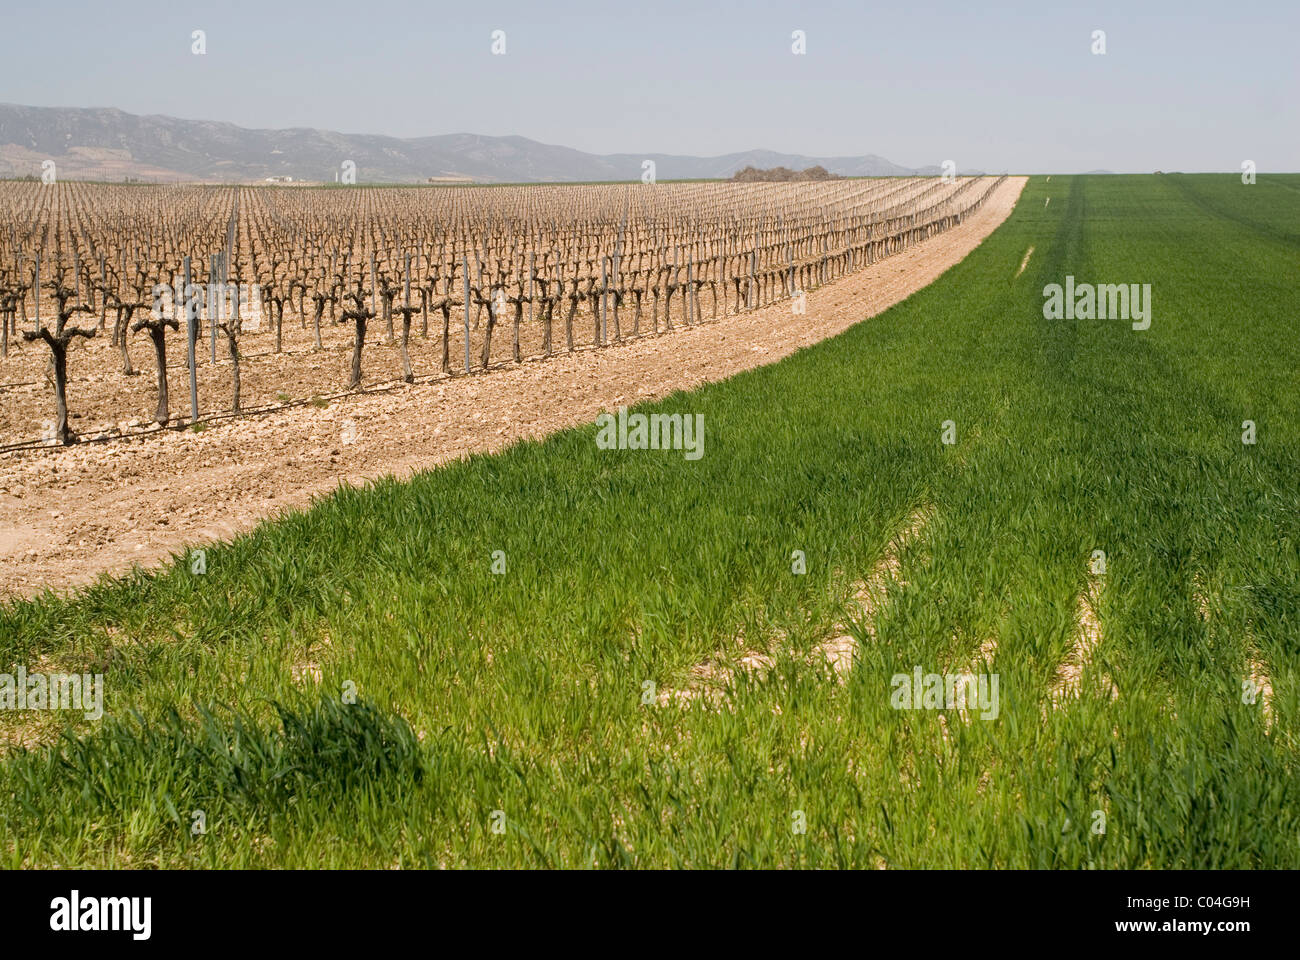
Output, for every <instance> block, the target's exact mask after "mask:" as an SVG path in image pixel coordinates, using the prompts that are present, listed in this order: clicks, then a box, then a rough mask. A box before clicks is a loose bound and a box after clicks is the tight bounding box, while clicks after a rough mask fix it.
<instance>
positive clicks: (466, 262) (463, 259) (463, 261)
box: [460, 256, 469, 374]
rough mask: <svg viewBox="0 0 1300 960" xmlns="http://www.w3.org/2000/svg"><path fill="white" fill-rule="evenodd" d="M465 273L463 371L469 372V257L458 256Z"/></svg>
mask: <svg viewBox="0 0 1300 960" xmlns="http://www.w3.org/2000/svg"><path fill="white" fill-rule="evenodd" d="M460 263H461V267H462V268H463V270H464V273H465V372H466V373H467V374H468V373H469V258H468V257H465V256H462V257H461V258H460Z"/></svg>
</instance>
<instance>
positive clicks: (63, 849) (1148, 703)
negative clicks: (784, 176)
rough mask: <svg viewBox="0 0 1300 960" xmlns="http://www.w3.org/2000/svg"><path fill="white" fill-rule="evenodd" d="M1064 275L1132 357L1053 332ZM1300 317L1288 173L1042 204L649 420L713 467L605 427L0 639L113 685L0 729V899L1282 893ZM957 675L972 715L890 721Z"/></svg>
mask: <svg viewBox="0 0 1300 960" xmlns="http://www.w3.org/2000/svg"><path fill="white" fill-rule="evenodd" d="M1048 198H1050V200H1051V202H1050V203H1047V200H1048ZM1031 247H1032V248H1033V253H1032V255H1030V257H1029V260H1028V263H1027V264H1026V265H1025V267H1024V270H1023V272H1019V273H1018V271H1019V270H1020V268H1021V264H1022V263H1024V261H1025V256H1026V253H1027V252H1028V251H1029V249H1030V248H1031ZM1067 275H1068V276H1073V277H1075V278H1076V279H1077V280H1079V281H1080V282H1084V281H1087V282H1095V283H1136V284H1150V285H1151V290H1152V322H1151V326H1150V328H1149V329H1146V330H1134V329H1133V328H1132V325H1131V324H1130V323H1129V322H1128V321H1126V320H1087V319H1078V320H1046V319H1044V316H1043V304H1044V294H1043V288H1044V286H1045V285H1047V284H1051V283H1064V282H1065V278H1066V277H1067ZM1298 294H1300V176H1264V175H1261V176H1260V177H1259V181H1258V183H1257V184H1255V185H1253V186H1249V187H1247V186H1243V185H1242V183H1241V182H1240V178H1238V177H1236V176H1211V175H1206V176H1182V175H1161V176H1104V177H1103V176H1093V177H1086V176H1083V177H1074V178H1070V177H1062V176H1054V177H1051V178H1050V180H1049V179H1046V178H1043V177H1034V178H1033V179H1031V180H1030V182H1029V184H1028V186H1027V187H1026V188H1025V191H1024V193H1023V194H1022V196H1021V199H1020V201H1019V204H1018V206H1017V208H1016V210H1015V212H1014V213H1013V214H1012V216H1011V217H1010V218H1009V219H1008V220H1007V222H1006V223H1005V224H1003V225H1002V226H1001V227H1000V228H999V229H998V230H997V231H996V232H995V233H994V234H993V235H992V236H991V237H990V238H989V239H988V240H987V241H986V242H985V243H984V244H983V245H981V246H980V247H979V248H978V249H977V250H975V252H974V253H972V254H971V255H970V256H969V257H967V258H966V259H965V260H964V261H963V262H962V263H960V264H959V265H958V266H956V267H954V268H953V269H952V270H950V271H949V272H947V273H946V274H944V275H943V276H942V277H941V278H940V279H939V280H938V281H937V282H935V283H934V284H933V285H931V286H929V287H927V288H926V289H924V290H922V291H921V292H919V293H917V294H916V295H914V296H912V297H911V298H909V299H908V300H906V301H904V302H903V303H901V304H899V305H897V306H895V307H894V308H892V309H890V310H889V311H887V312H886V313H884V314H882V315H880V316H877V317H875V318H873V319H871V320H869V321H867V322H864V323H862V324H859V325H857V326H856V327H854V328H852V329H850V330H848V331H847V332H845V333H844V334H842V335H840V336H837V337H835V338H833V339H830V340H827V341H825V342H823V343H821V344H818V345H817V346H814V347H812V348H809V349H806V350H803V351H801V352H799V353H797V354H795V355H794V356H791V357H789V358H787V359H785V360H783V361H782V362H780V363H777V364H774V365H772V366H769V367H765V368H762V369H758V370H754V371H751V372H749V373H745V374H742V375H739V376H736V377H733V378H731V379H730V380H727V381H725V382H722V383H718V384H713V385H710V386H708V387H705V388H703V389H700V390H697V391H694V392H691V393H679V394H675V395H673V396H671V397H669V398H667V399H665V400H663V401H660V402H657V403H653V404H645V405H642V406H640V407H637V408H636V410H637V411H640V412H668V413H682V414H701V415H702V416H703V421H704V424H705V431H706V432H705V447H704V456H703V457H702V458H701V459H699V460H688V459H686V458H685V457H684V456H682V455H681V453H680V452H665V451H635V452H634V451H609V450H600V449H598V448H597V446H596V443H595V435H596V426H595V424H591V425H588V426H586V427H582V428H578V429H574V430H569V431H566V432H563V433H560V434H557V435H555V436H553V437H551V438H550V439H548V440H546V441H545V442H530V443H521V444H519V445H516V446H514V447H512V448H510V449H509V450H507V451H505V452H504V453H501V454H498V455H495V456H478V457H474V458H472V459H469V460H467V461H461V462H457V463H454V464H452V465H449V466H445V467H441V468H438V469H435V470H431V471H429V472H426V473H422V474H420V475H417V476H416V477H415V478H413V479H411V480H409V481H406V482H401V483H399V482H395V481H384V482H380V483H376V484H374V485H372V486H370V487H368V488H366V489H341V490H339V491H338V492H337V493H336V494H334V495H333V496H331V497H329V498H327V499H325V500H322V501H321V502H319V503H318V504H317V505H316V506H315V507H314V508H313V509H311V510H310V511H306V512H302V513H297V514H293V515H289V516H287V517H285V518H283V519H280V520H277V521H275V522H271V523H267V524H265V525H263V526H261V527H259V528H258V529H257V530H256V531H254V532H252V533H250V534H249V535H247V536H243V537H240V538H238V539H236V540H234V541H233V542H229V543H222V544H196V545H195V546H196V547H197V546H201V547H204V548H205V549H206V573H204V574H203V575H195V574H193V573H192V572H191V562H190V559H189V557H188V556H186V555H179V556H178V557H177V559H176V561H175V562H174V563H173V564H172V565H170V566H168V567H166V568H164V569H161V570H159V571H157V572H154V573H143V572H139V573H136V574H134V575H132V576H129V577H126V578H124V579H117V580H108V579H105V580H102V581H100V582H99V583H98V584H96V585H95V586H93V587H90V588H88V589H84V590H79V591H76V592H74V593H71V594H68V595H66V596H65V595H54V594H48V595H45V596H42V597H39V598H36V599H34V600H31V601H13V602H10V603H7V604H5V605H3V606H0V669H3V670H7V671H8V672H10V673H12V672H13V671H14V669H15V668H16V666H17V665H20V664H21V665H26V666H27V668H28V669H36V667H35V666H34V665H40V666H41V668H43V669H46V670H51V671H54V670H59V671H68V672H90V673H95V672H102V673H103V674H104V675H105V686H106V694H105V703H104V705H105V715H104V717H103V718H102V719H101V720H98V721H93V720H87V719H84V718H82V716H81V714H79V713H77V714H72V713H62V712H59V713H56V712H42V715H40V716H37V717H36V718H35V719H33V714H30V713H18V712H15V711H0V739H6V738H7V739H9V740H11V741H15V742H16V741H17V740H19V739H22V740H25V741H26V742H28V743H30V744H33V746H31V747H29V748H26V749H24V748H22V747H19V746H14V747H12V748H11V749H9V750H8V751H7V752H6V753H5V754H4V755H3V757H0V865H3V866H7V867H13V868H18V867H55V866H60V867H67V866H95V867H152V866H161V867H259V866H270V867H409V868H421V867H538V866H541V867H579V868H585V867H600V868H606V867H742V868H744V867H778V866H781V867H823V868H825V867H863V868H880V867H888V868H920V867H938V868H957V867H964V868H971V867H1050V868H1121V867H1124V868H1132V867H1137V868H1168V867H1197V868H1242V867H1264V868H1279V867H1296V866H1300V745H1298V744H1297V739H1296V736H1297V730H1298V729H1300V699H1298V698H1297V680H1298V679H1300V674H1298V670H1300V388H1298V386H1297V376H1298V375H1300V324H1298V323H1297V310H1298V309H1300V296H1298ZM947 421H951V427H950V430H949V435H950V437H951V438H954V439H955V443H951V444H948V443H944V442H943V434H944V432H945V430H944V426H943V425H944V424H945V422H947ZM1246 421H1250V422H1251V424H1253V428H1248V427H1247V426H1246ZM1248 430H1251V431H1253V436H1252V437H1250V439H1253V440H1254V442H1253V443H1248V442H1243V436H1244V435H1245V434H1246V433H1247V432H1248ZM917 518H920V520H919V521H918V520H917ZM905 530H911V531H912V532H911V534H910V535H909V536H906V537H900V536H899V535H900V533H901V532H903V531H905ZM496 551H501V552H502V553H503V554H504V566H505V572H504V573H494V572H493V555H494V552H496ZM795 551H801V552H802V555H803V557H804V558H805V564H806V573H803V574H795V573H794V572H792V560H791V558H792V556H793V555H794V553H795ZM1096 551H1103V552H1104V555H1105V558H1104V571H1102V570H1101V568H1100V567H1098V564H1097V560H1096V553H1095V552H1096ZM885 567H890V568H891V569H892V570H893V575H892V576H890V577H888V578H887V579H888V583H886V584H884V585H883V586H881V585H880V584H877V586H879V587H880V589H876V590H875V596H874V599H873V601H872V602H871V603H868V604H866V605H865V606H864V604H863V603H862V602H861V601H860V599H858V598H856V597H855V593H858V592H859V591H860V589H861V587H860V585H861V584H862V583H864V582H870V578H871V575H872V571H873V570H880V569H883V568H885ZM499 568H500V565H499V564H498V569H499ZM846 629H847V632H848V633H849V634H851V635H852V636H853V637H854V638H855V639H856V641H857V643H856V645H855V651H854V655H853V660H852V665H851V667H850V668H849V669H847V670H844V671H842V672H838V673H837V671H836V669H835V668H834V667H833V666H832V665H831V664H830V662H829V661H828V660H827V659H826V658H825V657H821V656H818V655H816V654H817V651H818V649H819V645H821V644H824V643H825V642H826V641H827V640H828V639H829V638H833V637H835V636H836V635H837V634H843V633H845V632H846ZM755 651H758V652H761V653H765V654H766V658H767V660H766V662H767V663H768V664H769V666H770V669H766V670H763V671H753V670H746V669H744V668H743V664H741V663H739V662H738V661H739V660H740V658H741V657H742V656H743V655H745V654H746V653H750V654H752V653H754V652H755ZM702 664H710V665H711V667H710V671H711V674H712V677H713V679H712V680H711V681H709V691H708V692H707V693H701V694H700V695H697V696H691V697H681V698H678V697H675V696H673V695H672V692H673V691H681V690H687V689H691V688H692V684H698V683H700V682H701V681H700V677H701V675H702V671H701V670H700V669H699V666H700V665H702ZM972 664H979V666H978V668H977V672H981V673H994V674H996V675H997V676H998V679H999V684H998V690H999V697H1000V704H999V709H998V711H997V714H996V717H992V716H991V715H990V716H988V717H986V716H983V715H981V714H980V713H978V712H971V713H970V714H969V715H968V716H965V717H963V716H962V715H961V714H960V713H959V711H957V710H948V709H929V710H927V709H919V710H905V709H895V707H894V706H893V705H892V704H891V693H892V692H893V687H892V686H891V678H892V677H893V676H894V675H896V674H911V673H912V671H913V670H914V668H916V667H918V666H919V667H921V668H922V669H923V671H924V672H927V673H930V672H935V673H940V674H943V673H953V672H961V671H963V670H965V669H967V667H968V666H970V665H972ZM1071 665H1073V666H1074V668H1075V674H1076V675H1075V676H1073V678H1072V679H1069V680H1066V679H1064V678H1066V677H1067V676H1068V675H1069V674H1070V668H1071ZM665 694H667V695H665ZM69 718H72V719H71V720H70V719H69ZM20 728H21V729H20Z"/></svg>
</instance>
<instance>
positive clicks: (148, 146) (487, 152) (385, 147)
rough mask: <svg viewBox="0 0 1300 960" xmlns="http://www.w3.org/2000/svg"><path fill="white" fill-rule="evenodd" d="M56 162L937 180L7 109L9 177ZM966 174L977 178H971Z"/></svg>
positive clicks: (879, 167)
mask: <svg viewBox="0 0 1300 960" xmlns="http://www.w3.org/2000/svg"><path fill="white" fill-rule="evenodd" d="M45 160H53V161H54V162H55V164H56V170H57V172H58V174H59V176H61V177H64V178H68V179H73V178H77V179H103V180H122V179H125V178H128V177H129V178H133V179H140V180H156V181H180V180H201V181H220V182H248V181H255V180H265V179H267V178H268V177H292V178H293V179H294V180H306V181H315V182H330V181H333V180H334V179H335V174H336V172H337V171H340V169H341V168H342V165H343V163H344V162H345V161H349V160H350V161H352V162H353V163H355V164H356V180H357V182H359V183H423V182H425V181H426V180H428V179H430V178H435V179H445V180H453V181H454V180H473V181H476V182H481V183H502V182H507V183H508V182H562V181H574V180H639V179H640V178H641V173H642V163H643V162H644V161H646V160H653V161H654V163H655V175H656V177H657V178H658V179H660V180H685V179H705V178H725V177H730V176H731V175H732V174H733V173H735V172H736V171H737V170H740V169H743V168H744V167H747V166H754V167H759V168H764V169H766V168H769V167H778V166H780V167H789V168H791V169H794V170H803V169H805V168H807V167H812V166H822V167H825V168H826V169H827V170H829V171H830V172H831V173H837V174H840V175H842V176H851V177H869V176H908V175H926V176H929V175H935V174H938V173H940V172H941V170H940V168H939V167H937V166H934V167H921V168H917V169H913V168H910V167H903V166H899V165H898V164H896V163H892V162H890V161H889V160H886V159H885V158H884V157H878V156H874V155H872V154H867V155H864V156H860V157H807V156H801V155H798V154H789V153H776V152H774V151H771V150H749V151H746V152H744V153H729V154H726V155H725V156H721V157H688V156H676V155H672V154H664V153H644V154H633V153H613V154H605V155H598V154H593V153H583V152H582V151H581V150H573V149H570V148H569V147H557V146H552V145H550V144H545V143H538V142H537V141H535V140H528V139H526V138H524V137H484V136H479V135H477V134H472V133H451V134H445V135H442V136H434V137H416V138H414V139H400V138H397V137H383V136H370V135H363V134H347V133H335V132H334V131H330V130H314V129H307V128H301V127H298V128H293V129H288V130H248V129H245V128H243V127H237V126H235V125H234V124H231V123H216V122H212V121H207V120H180V119H177V118H176V117H164V116H156V115H150V116H137V115H135V114H131V113H125V112H123V111H121V110H115V109H112V108H85V109H83V108H64V107H23V106H17V105H14V104H0V177H15V176H29V175H32V174H35V175H39V174H40V172H41V165H42V162H43V161H45ZM963 172H966V171H963Z"/></svg>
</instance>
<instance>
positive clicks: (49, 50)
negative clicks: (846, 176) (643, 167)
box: [0, 0, 1300, 173]
mask: <svg viewBox="0 0 1300 960" xmlns="http://www.w3.org/2000/svg"><path fill="white" fill-rule="evenodd" d="M3 23H4V27H5V32H6V34H8V35H9V38H12V39H8V42H6V44H5V52H4V58H3V65H2V66H0V101H8V102H13V103H22V104H32V105H37V106H78V107H84V106H114V107H119V108H121V109H123V110H127V111H129V112H132V113H163V114H169V115H172V116H179V117H187V118H192V119H207V120H226V121H229V122H232V123H236V124H239V125H241V126H246V127H292V126H310V127H322V128H326V129H333V130H341V131H345V132H349V133H384V134H391V135H394V136H404V137H413V136H424V135H430V134H437V133H458V132H472V133H482V134H493V135H504V134H519V135H521V136H525V137H529V138H532V139H534V140H540V141H543V142H545V143H555V144H563V145H566V146H571V147H577V148H579V149H581V150H587V151H591V152H594V153H649V152H654V153H685V154H696V155H714V154H721V153H730V152H734V151H739V150H747V149H751V148H755V147H765V148H769V149H773V150H780V151H786V152H791V153H804V154H812V155H818V156H834V155H857V154H864V153H875V154H879V155H881V156H884V157H887V158H889V159H890V160H893V161H895V162H897V163H901V164H905V165H907V166H923V165H929V164H939V163H942V162H943V161H944V160H946V159H952V160H955V161H956V163H957V165H958V166H959V167H961V168H963V169H974V168H978V169H983V170H988V171H993V172H1001V171H1003V170H1007V171H1012V172H1026V173H1033V172H1053V171H1058V172H1075V171H1086V170H1092V169H1098V168H1104V169H1109V170H1114V171H1119V172H1129V171H1134V172H1138V171H1150V170H1155V169H1162V170H1187V171H1192V170H1223V171H1236V170H1239V169H1240V165H1241V162H1242V161H1243V160H1245V159H1251V160H1254V161H1255V162H1256V163H1257V164H1258V167H1259V170H1260V171H1261V172H1269V171H1279V170H1292V171H1294V170H1300V123H1298V122H1297V120H1298V119H1300V116H1298V114H1300V111H1298V110H1297V106H1296V103H1297V94H1300V53H1297V49H1296V47H1297V42H1298V41H1300V0H1262V2H1249V0H1236V2H1224V0H1216V2H1199V0H1179V2H1165V0H1127V2H1115V3H1109V2H1107V3H1066V2H1054V0H1039V2H1036V3H1028V2H1026V3H1009V2H982V3H975V2H971V0H965V2H947V0H926V2H907V0H902V2H895V3H890V4H887V5H886V4H875V3H862V2H859V3H818V2H809V3H776V2H767V0H758V2H747V3H706V2H698V0H697V2H694V3H691V2H686V3H677V2H667V0H656V2H649V0H643V2H627V0H605V2H592V3H587V2H577V0H528V2H498V3H475V2H472V0H471V2H464V0H461V2H457V3H450V4H449V3H441V2H424V3H422V2H416V0H393V2H383V0H367V2H347V3H342V2H337V3H336V2H329V0H316V2H311V3H300V2H296V0H263V2H246V0H221V2H210V3H190V2H186V0H157V2H154V0H118V2H113V0H108V2H105V0H94V2H91V0H62V2H53V0H52V2H40V0H32V2H24V3H21V4H14V3H11V4H6V9H5V11H4V14H3ZM196 29H202V30H204V31H206V34H207V53H206V55H204V56H195V55H193V54H192V53H191V38H190V36H191V32H192V31H193V30H196ZM494 30H503V31H505V36H506V53H505V55H503V56H495V55H493V53H492V50H491V46H492V36H491V35H492V32H493V31H494ZM794 30H803V31H804V32H805V34H806V37H807V53H806V54H805V55H802V56H796V55H795V54H793V53H792V52H791V43H792V40H791V33H792V31H794ZM1094 30H1104V31H1105V33H1106V54H1105V55H1104V56H1097V55H1094V54H1093V53H1092V52H1091V46H1092V33H1093V31H1094Z"/></svg>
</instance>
